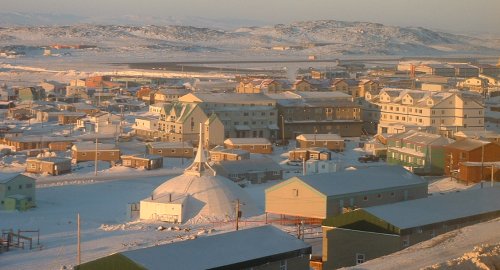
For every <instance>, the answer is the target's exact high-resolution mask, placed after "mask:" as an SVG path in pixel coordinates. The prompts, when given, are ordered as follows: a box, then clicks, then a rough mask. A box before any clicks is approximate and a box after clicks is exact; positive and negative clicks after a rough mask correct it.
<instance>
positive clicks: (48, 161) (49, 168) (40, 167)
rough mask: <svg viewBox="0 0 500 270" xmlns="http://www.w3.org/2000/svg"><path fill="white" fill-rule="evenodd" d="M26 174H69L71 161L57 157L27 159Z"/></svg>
mask: <svg viewBox="0 0 500 270" xmlns="http://www.w3.org/2000/svg"><path fill="white" fill-rule="evenodd" d="M26 172H29V173H38V174H50V175H60V174H64V173H69V172H71V159H69V158H59V157H42V158H28V159H27V160H26Z"/></svg>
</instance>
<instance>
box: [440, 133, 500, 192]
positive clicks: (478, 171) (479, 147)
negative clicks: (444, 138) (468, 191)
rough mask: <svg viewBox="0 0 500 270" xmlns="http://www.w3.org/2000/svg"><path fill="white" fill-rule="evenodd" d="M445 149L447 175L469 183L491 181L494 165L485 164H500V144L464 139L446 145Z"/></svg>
mask: <svg viewBox="0 0 500 270" xmlns="http://www.w3.org/2000/svg"><path fill="white" fill-rule="evenodd" d="M444 149H445V155H446V159H445V163H446V165H445V174H446V175H452V176H454V177H455V178H457V179H458V180H460V181H464V182H467V183H473V182H481V180H490V179H491V166H492V165H491V164H488V165H486V164H485V162H488V163H491V162H500V155H499V153H500V144H499V143H498V142H490V141H483V140H476V139H462V140H458V141H456V142H454V143H451V144H448V145H446V146H445V147H444ZM473 167H474V168H473ZM493 170H494V171H495V170H496V169H495V168H493Z"/></svg>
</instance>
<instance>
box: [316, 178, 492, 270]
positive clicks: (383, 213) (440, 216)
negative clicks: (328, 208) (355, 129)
mask: <svg viewBox="0 0 500 270" xmlns="http://www.w3.org/2000/svg"><path fill="white" fill-rule="evenodd" d="M499 196H500V188H499V187H494V188H483V189H475V190H467V191H461V192H450V193H449V194H445V195H436V196H430V197H427V198H422V199H417V200H411V201H404V202H398V203H393V204H386V205H380V206H373V207H368V208H363V209H357V210H354V211H352V212H348V213H345V214H343V215H340V216H337V217H332V218H330V219H328V220H326V221H325V222H324V223H323V258H322V262H323V269H337V268H340V267H346V266H353V265H356V264H361V263H363V262H365V261H368V260H371V259H375V258H378V257H381V256H384V255H388V254H390V253H393V252H396V251H399V250H402V249H404V248H406V247H409V246H412V245H415V244H417V243H419V242H422V241H426V240H428V239H431V238H434V237H436V236H438V235H440V234H443V233H446V232H449V231H453V230H457V229H459V228H462V227H465V226H469V225H472V224H475V223H479V222H483V221H486V220H490V219H494V218H498V217H500V200H498V198H499Z"/></svg>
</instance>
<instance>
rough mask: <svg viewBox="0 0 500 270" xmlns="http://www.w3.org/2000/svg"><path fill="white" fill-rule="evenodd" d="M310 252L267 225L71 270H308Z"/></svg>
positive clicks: (109, 258)
mask: <svg viewBox="0 0 500 270" xmlns="http://www.w3.org/2000/svg"><path fill="white" fill-rule="evenodd" d="M214 247H217V248H214ZM311 252H312V248H311V246H310V245H309V244H306V243H304V241H302V240H300V239H297V238H296V237H294V236H291V235H289V234H287V233H286V232H283V231H282V230H280V229H278V228H275V227H273V226H271V225H266V226H261V227H255V228H250V229H244V230H239V231H232V232H227V233H222V234H216V235H212V236H207V237H200V238H196V239H194V240H190V241H179V242H175V243H172V244H163V245H157V246H154V247H149V248H142V249H136V250H131V251H125V252H120V253H115V254H113V255H109V256H107V257H104V258H100V259H97V260H94V261H90V262H87V263H84V264H81V265H78V266H76V267H75V270H87V269H92V270H94V269H107V270H121V269H131V270H138V269H147V270H159V269H165V266H167V267H168V268H169V269H193V270H201V269H227V270H236V269H255V270H259V269H262V270H264V269H266V270H308V269H309V256H310V254H311Z"/></svg>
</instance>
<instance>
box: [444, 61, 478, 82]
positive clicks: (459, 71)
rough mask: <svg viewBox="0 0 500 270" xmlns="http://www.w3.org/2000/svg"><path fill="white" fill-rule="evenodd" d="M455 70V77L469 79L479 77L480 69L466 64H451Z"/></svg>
mask: <svg viewBox="0 0 500 270" xmlns="http://www.w3.org/2000/svg"><path fill="white" fill-rule="evenodd" d="M450 65H451V66H452V67H453V68H454V69H455V77H460V78H468V77H477V76H479V68H477V67H475V66H473V65H470V64H466V63H450Z"/></svg>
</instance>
